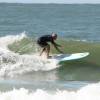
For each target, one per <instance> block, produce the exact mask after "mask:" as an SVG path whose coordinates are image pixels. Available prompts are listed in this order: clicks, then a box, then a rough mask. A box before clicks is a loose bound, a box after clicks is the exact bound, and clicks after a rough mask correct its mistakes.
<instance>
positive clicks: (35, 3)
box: [0, 2, 100, 4]
mask: <svg viewBox="0 0 100 100" xmlns="http://www.w3.org/2000/svg"><path fill="white" fill-rule="evenodd" d="M7 3H8V4H100V3H59V2H58V3H46V2H43V3H42V2H39V3H38V2H37V3H31V2H0V4H7Z"/></svg>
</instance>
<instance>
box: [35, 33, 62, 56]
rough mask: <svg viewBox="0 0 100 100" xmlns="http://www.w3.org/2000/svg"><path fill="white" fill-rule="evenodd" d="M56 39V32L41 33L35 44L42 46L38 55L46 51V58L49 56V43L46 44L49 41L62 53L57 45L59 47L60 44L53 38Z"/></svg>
mask: <svg viewBox="0 0 100 100" xmlns="http://www.w3.org/2000/svg"><path fill="white" fill-rule="evenodd" d="M56 39H57V34H56V33H52V34H51V35H43V36H41V37H39V38H38V40H37V44H38V45H39V46H40V47H41V48H42V51H41V53H40V56H41V55H42V53H43V52H45V53H46V56H47V58H49V53H50V45H49V44H48V42H50V43H51V44H52V45H53V46H54V47H55V49H56V50H57V51H58V52H60V53H63V52H62V51H61V50H60V49H59V48H58V47H61V45H59V44H57V43H56V42H55V40H56Z"/></svg>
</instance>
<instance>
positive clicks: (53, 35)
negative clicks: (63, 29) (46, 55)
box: [51, 32, 57, 40]
mask: <svg viewBox="0 0 100 100" xmlns="http://www.w3.org/2000/svg"><path fill="white" fill-rule="evenodd" d="M51 36H52V38H53V39H54V40H56V39H57V34H56V33H53V32H52V34H51Z"/></svg>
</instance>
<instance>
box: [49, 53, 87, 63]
mask: <svg viewBox="0 0 100 100" xmlns="http://www.w3.org/2000/svg"><path fill="white" fill-rule="evenodd" d="M88 55H89V52H84V53H73V54H57V55H53V56H52V57H51V58H50V59H55V60H58V61H59V62H61V61H68V60H76V59H81V58H84V57H86V56H88Z"/></svg>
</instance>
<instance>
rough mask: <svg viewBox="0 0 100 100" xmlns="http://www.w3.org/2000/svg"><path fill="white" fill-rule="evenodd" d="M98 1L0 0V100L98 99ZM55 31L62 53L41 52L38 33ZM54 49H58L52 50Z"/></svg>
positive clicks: (99, 11)
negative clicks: (38, 0) (50, 56)
mask: <svg viewBox="0 0 100 100" xmlns="http://www.w3.org/2000/svg"><path fill="white" fill-rule="evenodd" d="M99 9H100V5H99V4H6V3H1V4H0V100H18V99H19V100H34V99H36V100H40V99H43V100H56V99H57V100H84V99H85V100H100V61H99V59H100V57H99V54H100V53H99V52H100V38H99V37H100V33H99V31H100V25H99V24H100V10H99ZM51 32H56V33H57V34H58V37H59V38H58V41H57V42H58V43H60V44H61V45H63V51H64V52H66V53H76V52H90V55H89V56H88V57H86V58H83V59H79V60H75V61H66V62H61V63H58V62H57V61H56V60H50V61H48V60H47V59H45V58H44V57H43V58H40V57H39V56H38V55H39V47H38V46H37V44H36V39H37V37H39V36H41V35H43V34H51ZM52 53H57V52H56V51H55V50H52Z"/></svg>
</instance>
